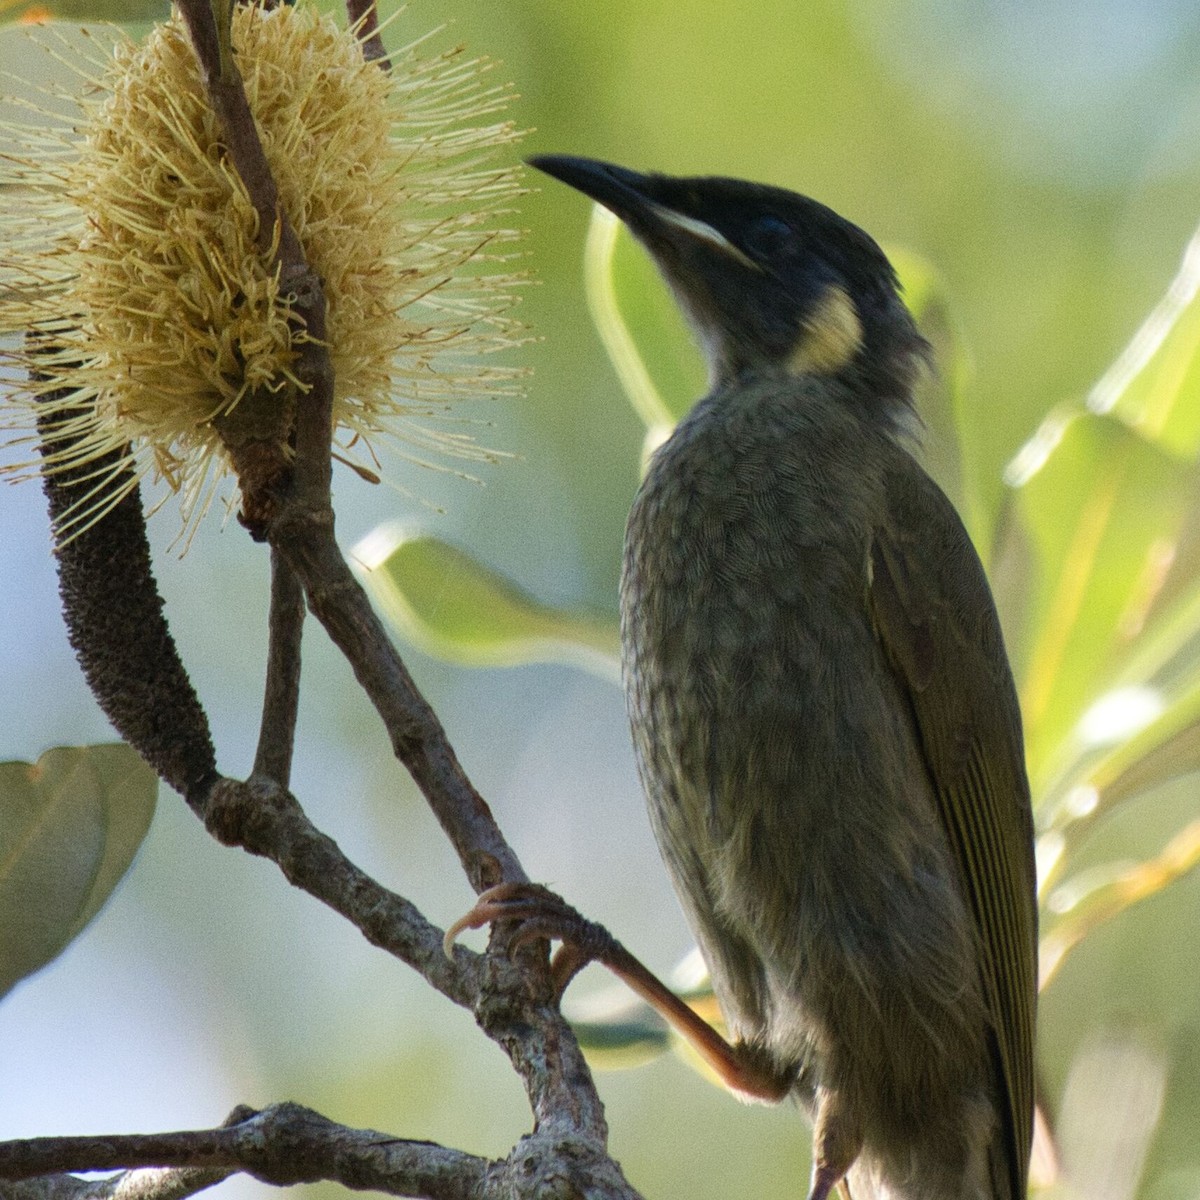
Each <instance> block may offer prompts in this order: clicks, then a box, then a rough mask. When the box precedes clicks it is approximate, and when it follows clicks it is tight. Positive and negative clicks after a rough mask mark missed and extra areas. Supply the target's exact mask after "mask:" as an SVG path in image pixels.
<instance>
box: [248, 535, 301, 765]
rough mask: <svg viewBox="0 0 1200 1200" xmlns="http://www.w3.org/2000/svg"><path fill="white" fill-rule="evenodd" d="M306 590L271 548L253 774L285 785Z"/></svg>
mask: <svg viewBox="0 0 1200 1200" xmlns="http://www.w3.org/2000/svg"><path fill="white" fill-rule="evenodd" d="M304 615H305V607H304V591H303V589H302V588H301V587H300V581H299V580H298V579H297V578H296V576H295V573H294V572H293V571H292V569H291V567H289V566H288V565H287V563H286V562H285V561H284V559H283V556H282V555H281V554H280V553H279V551H278V550H275V549H274V548H272V550H271V617H270V624H269V628H270V642H269V646H268V650H267V684H266V689H265V694H264V696H263V713H262V722H261V724H260V725H259V734H258V750H257V752H256V753H255V755H254V772H253V773H254V775H256V776H263V777H265V778H267V779H272V780H274V781H275V782H276V783H278V784H279V785H280V787H287V786H288V781H289V779H290V776H291V773H292V750H293V746H294V743H295V738H296V710H297V708H298V706H299V703H300V641H301V635H302V633H303V630H304Z"/></svg>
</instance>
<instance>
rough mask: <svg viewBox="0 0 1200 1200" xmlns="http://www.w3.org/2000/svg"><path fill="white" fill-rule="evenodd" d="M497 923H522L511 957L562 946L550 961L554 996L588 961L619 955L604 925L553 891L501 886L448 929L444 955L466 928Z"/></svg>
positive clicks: (530, 885) (524, 885) (512, 939)
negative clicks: (542, 945) (525, 949)
mask: <svg viewBox="0 0 1200 1200" xmlns="http://www.w3.org/2000/svg"><path fill="white" fill-rule="evenodd" d="M498 921H514V922H518V924H517V927H516V929H515V930H514V931H513V934H512V936H511V937H510V939H509V942H508V951H509V953H510V954H511V953H512V952H513V951H515V950H518V949H520V947H521V946H524V945H527V944H528V943H529V942H532V941H535V940H537V939H539V938H541V939H545V940H547V941H555V942H560V943H561V945H560V946H559V948H558V951H557V952H556V953H555V955H554V957H553V959H551V961H550V974H551V979H552V982H553V984H554V988H555V996H556V997H560V996H561V995H562V993H563V991H564V990H565V988H566V986H567V984H569V983H570V982H571V980H572V979H573V978H574V977H575V976H576V975H577V974H578V973H579V972H580V971H581V970H582V969H583V968H584V967H585V966H587V964H588V963H589V962H592V961H593V960H596V961H600V962H607V961H609V960H610V959H612V958H613V957H615V956H617V955H618V954H619V953H620V952H621V944H620V943H619V942H618V941H617V939H616V938H614V937H613V935H612V934H611V933H609V932H608V930H607V929H605V928H604V926H603V925H598V924H596V922H595V921H589V920H588V919H587V918H586V917H585V916H583V915H582V914H581V913H579V912H577V911H576V910H575V909H573V908H572V907H571V906H570V905H569V904H568V903H567V902H566V901H565V900H564V899H563V898H562V897H561V896H559V895H557V894H556V893H554V892H552V891H551V890H550V889H549V888H546V887H542V885H541V884H537V883H501V884H498V885H497V886H496V887H493V888H488V890H487V891H486V892H483V893H481V894H480V896H479V899H478V900H477V901H476V902H475V907H474V908H472V909H471V911H470V912H468V913H465V914H464V915H463V916H461V917H459V919H458V920H457V921H455V922H454V924H453V925H451V926H450V928H449V929H447V930H446V936H445V939H444V940H443V946H444V948H445V950H446V953H447V954H449V953H450V952H451V950H452V948H453V946H454V943H455V941H456V940H457V938H458V935H459V934H460V933H462V931H463V930H464V929H482V928H483V926H485V925H492V924H495V923H496V922H498Z"/></svg>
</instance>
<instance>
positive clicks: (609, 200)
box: [529, 154, 761, 290]
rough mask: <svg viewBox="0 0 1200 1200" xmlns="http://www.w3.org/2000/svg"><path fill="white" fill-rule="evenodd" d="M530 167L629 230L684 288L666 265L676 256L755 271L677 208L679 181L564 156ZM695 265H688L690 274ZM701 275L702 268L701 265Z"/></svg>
mask: <svg viewBox="0 0 1200 1200" xmlns="http://www.w3.org/2000/svg"><path fill="white" fill-rule="evenodd" d="M529 165H530V166H531V167H536V168H537V169H538V170H539V171H545V172H546V174H547V175H552V176H553V177H554V178H555V179H559V180H561V181H562V182H563V183H565V184H568V185H570V186H571V187H573V188H575V189H576V190H577V191H580V192H582V193H583V194H584V195H585V196H590V197H591V198H592V199H593V200H595V201H596V202H597V203H598V204H603V205H604V207H605V208H607V209H608V210H609V211H610V212H611V213H613V214H614V215H615V216H616V217H618V218H620V220H622V221H624V222H625V224H626V225H628V226H629V228H630V230H631V231H632V232H633V233H634V234H635V235H636V236H637V237H638V238H639V239H640V240H641V241H642V242H643V243H645V245H646V246H647V248H648V249H649V250H650V252H651V254H653V255H654V257H655V258H656V259H658V261H659V266H660V267H661V268H662V269H663V271H664V272H665V273H666V274H667V275H668V277H669V278H672V279H674V280H675V281H676V282H677V283H680V284H683V285H685V290H688V289H687V287H686V285H687V284H688V277H687V276H685V275H681V274H680V272H679V271H677V270H672V268H671V267H670V266H669V265H668V261H669V260H670V259H671V258H673V257H675V255H676V254H677V253H679V252H682V253H684V254H689V253H690V252H699V254H700V257H701V260H705V259H707V260H710V261H715V262H720V261H721V260H724V261H725V262H726V263H728V262H729V261H733V262H736V263H737V264H738V266H739V267H745V268H749V269H750V270H752V271H754V272H758V271H760V270H761V268H760V267H759V266H758V264H756V263H755V262H753V261H752V260H751V259H750V258H749V257H747V256H746V254H744V253H743V252H742V251H741V250H740V249H739V248H738V247H737V246H735V245H734V244H733V242H731V241H730V240H729V239H728V238H727V237H726V236H725V235H724V234H723V233H722V232H721V231H720V230H719V229H717V228H716V227H715V226H714V225H712V224H710V223H709V222H707V221H704V220H701V219H699V218H698V217H697V216H696V215H695V214H694V213H692V212H689V211H687V210H686V208H685V207H683V206H682V205H681V201H680V197H679V186H678V185H679V183H680V182H681V181H679V180H673V179H671V178H669V177H667V176H664V175H642V174H639V173H638V172H637V171H630V170H628V169H627V168H625V167H618V166H614V165H613V164H612V163H606V162H601V161H599V160H598V159H595V158H576V157H574V156H573V155H569V154H539V155H537V156H535V157H534V158H531V159H529ZM697 267H699V264H695V265H694V266H693V271H694V270H696V269H697ZM700 270H701V272H702V273H704V272H703V268H702V267H700Z"/></svg>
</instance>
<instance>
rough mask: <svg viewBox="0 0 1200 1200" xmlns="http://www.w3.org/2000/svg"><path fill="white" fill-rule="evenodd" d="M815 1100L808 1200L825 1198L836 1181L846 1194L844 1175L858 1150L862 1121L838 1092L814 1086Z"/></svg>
mask: <svg viewBox="0 0 1200 1200" xmlns="http://www.w3.org/2000/svg"><path fill="white" fill-rule="evenodd" d="M816 1100H817V1115H816V1119H815V1121H814V1122H813V1173H812V1187H811V1188H810V1189H809V1193H808V1200H828V1197H829V1195H830V1193H831V1192H832V1191H833V1189H834V1188H835V1187H837V1186H838V1185H839V1184H841V1188H840V1191H841V1192H842V1194H844V1195H848V1194H849V1191H848V1189H847V1187H846V1184H845V1177H846V1172H847V1171H849V1170H850V1168H851V1167H852V1166H853V1165H854V1160H855V1159H856V1158H857V1157H858V1154H859V1151H860V1150H861V1149H862V1144H863V1132H862V1122H861V1121H860V1120H859V1119H858V1117H857V1116H855V1114H854V1113H853V1112H851V1111H850V1109H849V1107H848V1105H847V1104H846V1103H845V1101H844V1099H843V1097H842V1094H841V1093H840V1092H838V1091H834V1090H832V1089H830V1088H824V1087H821V1088H818V1089H817V1097H816Z"/></svg>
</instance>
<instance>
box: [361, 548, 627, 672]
mask: <svg viewBox="0 0 1200 1200" xmlns="http://www.w3.org/2000/svg"><path fill="white" fill-rule="evenodd" d="M354 559H355V561H356V562H357V563H358V565H359V567H360V570H361V572H362V575H363V579H364V582H365V584H366V587H367V589H368V591H369V592H370V593H371V595H372V596H373V597H374V599H375V600H376V602H377V603H378V604H379V606H380V608H381V609H382V610H383V612H384V613H385V614H386V615H387V616H388V618H389V619H390V620H391V621H392V622H393V623H394V624H395V625H396V626H397V628H399V630H400V631H401V633H403V635H404V636H405V637H406V638H408V640H409V641H411V642H412V643H413V644H414V645H416V646H418V647H420V648H421V649H423V650H425V651H426V652H427V653H430V654H434V655H437V656H438V657H440V658H446V659H450V660H452V661H456V662H460V663H464V664H466V665H468V666H513V665H516V664H520V663H530V662H570V663H574V664H576V665H580V666H584V667H587V668H589V669H590V670H593V671H596V672H597V673H598V674H600V675H603V676H604V677H606V678H610V679H611V678H615V677H616V675H617V673H618V666H617V664H618V661H619V656H620V651H619V646H618V635H617V627H616V621H615V619H612V618H605V617H598V616H592V615H589V614H582V613H575V612H570V611H567V610H564V609H558V608H552V607H550V606H549V605H545V604H542V603H540V602H539V601H538V600H535V599H534V598H533V597H532V596H530V595H529V594H528V593H527V592H525V591H523V590H522V589H521V588H519V587H518V586H517V585H516V584H514V583H513V582H512V581H511V580H509V579H507V578H505V577H504V576H503V575H501V574H499V573H498V572H496V571H493V570H491V569H490V568H489V567H485V566H484V565H483V564H482V563H479V562H476V560H475V559H473V558H472V557H471V556H470V555H469V554H467V553H466V552H465V551H463V550H460V549H458V548H457V547H455V546H451V545H448V544H447V543H446V542H443V541H440V540H439V539H438V538H436V537H434V536H432V535H431V534H427V533H421V532H416V531H412V530H408V529H405V528H403V527H400V526H395V525H390V526H387V525H385V526H381V527H380V528H379V529H376V530H374V531H373V532H372V533H370V534H368V536H367V537H366V538H364V539H363V540H362V541H361V542H359V544H358V545H357V546H356V547H355V550H354Z"/></svg>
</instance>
